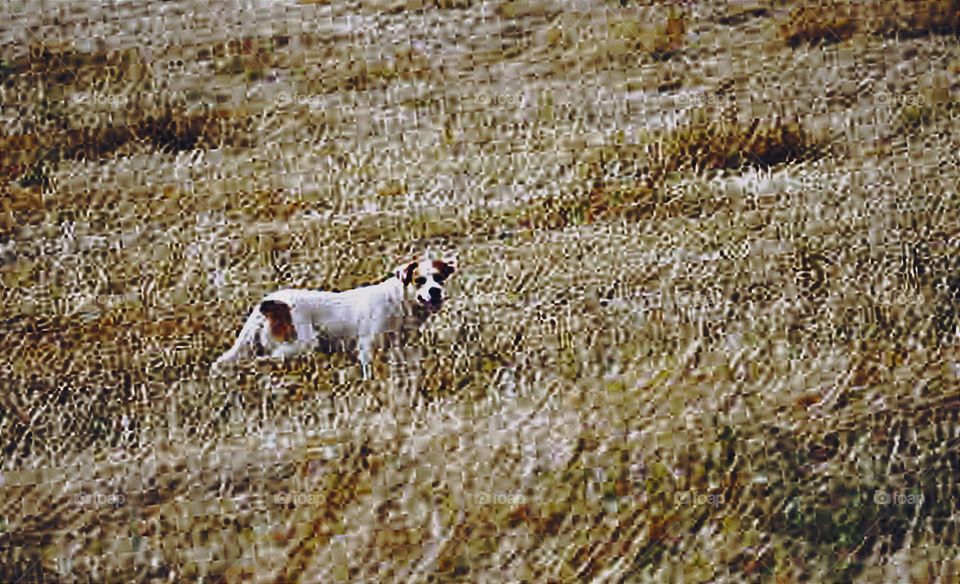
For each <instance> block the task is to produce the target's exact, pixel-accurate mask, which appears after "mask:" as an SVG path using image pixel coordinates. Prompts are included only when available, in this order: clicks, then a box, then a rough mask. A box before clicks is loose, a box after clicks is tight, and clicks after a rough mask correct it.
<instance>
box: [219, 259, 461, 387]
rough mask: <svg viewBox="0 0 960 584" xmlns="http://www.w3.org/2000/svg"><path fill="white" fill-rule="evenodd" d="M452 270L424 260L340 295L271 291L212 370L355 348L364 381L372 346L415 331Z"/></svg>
mask: <svg viewBox="0 0 960 584" xmlns="http://www.w3.org/2000/svg"><path fill="white" fill-rule="evenodd" d="M455 270H456V260H452V259H447V260H429V259H427V260H423V261H418V262H411V263H409V264H405V265H403V266H400V267H398V268H397V269H396V271H395V272H394V274H393V275H392V276H391V277H389V278H387V279H386V280H384V281H382V282H380V283H379V284H371V285H368V286H361V287H360V288H354V289H353V290H347V291H345V292H323V291H317V290H302V289H286V290H280V291H278V292H273V293H272V294H269V295H267V296H266V297H264V299H263V300H261V301H260V303H259V304H258V305H257V307H256V308H254V310H253V312H252V313H251V314H250V316H249V317H248V318H247V322H246V324H244V325H243V329H241V330H240V334H239V336H238V337H237V341H236V342H235V343H234V344H233V347H231V348H230V350H229V351H227V352H226V353H224V354H223V355H222V356H221V357H220V358H219V359H217V361H216V362H215V363H214V368H215V369H219V367H220V366H221V365H222V364H223V363H226V362H229V361H236V360H238V359H241V358H244V357H249V356H252V355H258V356H263V357H281V358H284V357H291V356H293V355H298V354H300V353H304V352H308V351H313V350H326V351H328V352H329V351H337V350H349V349H353V348H356V349H357V350H358V353H359V357H360V364H361V369H362V372H363V378H364V379H369V378H370V363H371V361H372V360H373V350H374V348H375V347H378V346H384V345H385V344H386V341H390V340H391V337H396V336H398V335H399V336H403V333H406V332H409V331H413V330H416V329H417V328H419V327H420V325H422V324H423V322H424V321H425V320H426V319H427V318H428V317H429V316H430V315H431V314H433V313H435V312H437V311H438V310H439V309H440V307H441V306H442V305H443V302H444V301H445V300H446V293H445V292H444V289H443V285H444V283H445V282H446V280H447V278H448V277H449V276H450V274H452V273H453V272H454V271H455ZM401 340H402V339H401Z"/></svg>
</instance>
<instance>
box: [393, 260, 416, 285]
mask: <svg viewBox="0 0 960 584" xmlns="http://www.w3.org/2000/svg"><path fill="white" fill-rule="evenodd" d="M416 269H417V262H410V263H409V264H406V265H403V266H400V267H399V268H397V269H396V271H395V272H394V275H395V276H396V277H397V278H400V281H401V282H403V285H404V286H406V285H407V284H409V283H410V282H413V271H414V270H416Z"/></svg>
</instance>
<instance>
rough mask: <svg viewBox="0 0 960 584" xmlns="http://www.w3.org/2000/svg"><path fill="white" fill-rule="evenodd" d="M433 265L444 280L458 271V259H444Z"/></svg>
mask: <svg viewBox="0 0 960 584" xmlns="http://www.w3.org/2000/svg"><path fill="white" fill-rule="evenodd" d="M433 264H434V267H435V268H437V270H438V271H439V272H440V274H441V275H442V276H443V277H444V278H449V277H450V274H452V273H454V272H456V271H457V258H455V257H449V258H443V259H442V260H437V261H435V262H434V263H433Z"/></svg>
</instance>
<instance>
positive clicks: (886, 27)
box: [780, 0, 960, 46]
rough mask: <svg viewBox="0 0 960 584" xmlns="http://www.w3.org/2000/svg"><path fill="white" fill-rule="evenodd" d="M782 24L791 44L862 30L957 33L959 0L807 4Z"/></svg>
mask: <svg viewBox="0 0 960 584" xmlns="http://www.w3.org/2000/svg"><path fill="white" fill-rule="evenodd" d="M780 27H781V28H780V30H781V34H782V35H783V37H784V38H785V39H786V41H787V43H788V44H789V45H790V46H797V45H800V44H803V43H826V44H830V43H836V42H841V41H845V40H847V39H849V38H851V37H853V36H854V34H856V33H857V32H860V31H862V32H866V33H868V34H877V35H898V36H902V37H914V36H926V35H930V34H956V32H957V30H958V27H960V2H957V1H956V0H933V1H930V2H918V1H915V0H896V1H893V2H889V1H888V2H880V1H870V2H857V3H847V2H835V3H829V4H820V5H810V4H804V5H802V6H798V7H797V8H795V9H793V10H792V11H791V13H790V16H789V18H788V19H787V20H786V21H785V22H783V23H781V25H780Z"/></svg>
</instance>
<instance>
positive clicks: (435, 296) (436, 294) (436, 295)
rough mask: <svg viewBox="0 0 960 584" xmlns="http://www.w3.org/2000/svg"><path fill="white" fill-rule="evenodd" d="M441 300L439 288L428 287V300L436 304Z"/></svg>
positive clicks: (441, 295)
mask: <svg viewBox="0 0 960 584" xmlns="http://www.w3.org/2000/svg"><path fill="white" fill-rule="evenodd" d="M441 300H443V291H442V290H440V288H430V302H433V303H434V304H436V303H437V302H440V301H441Z"/></svg>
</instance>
